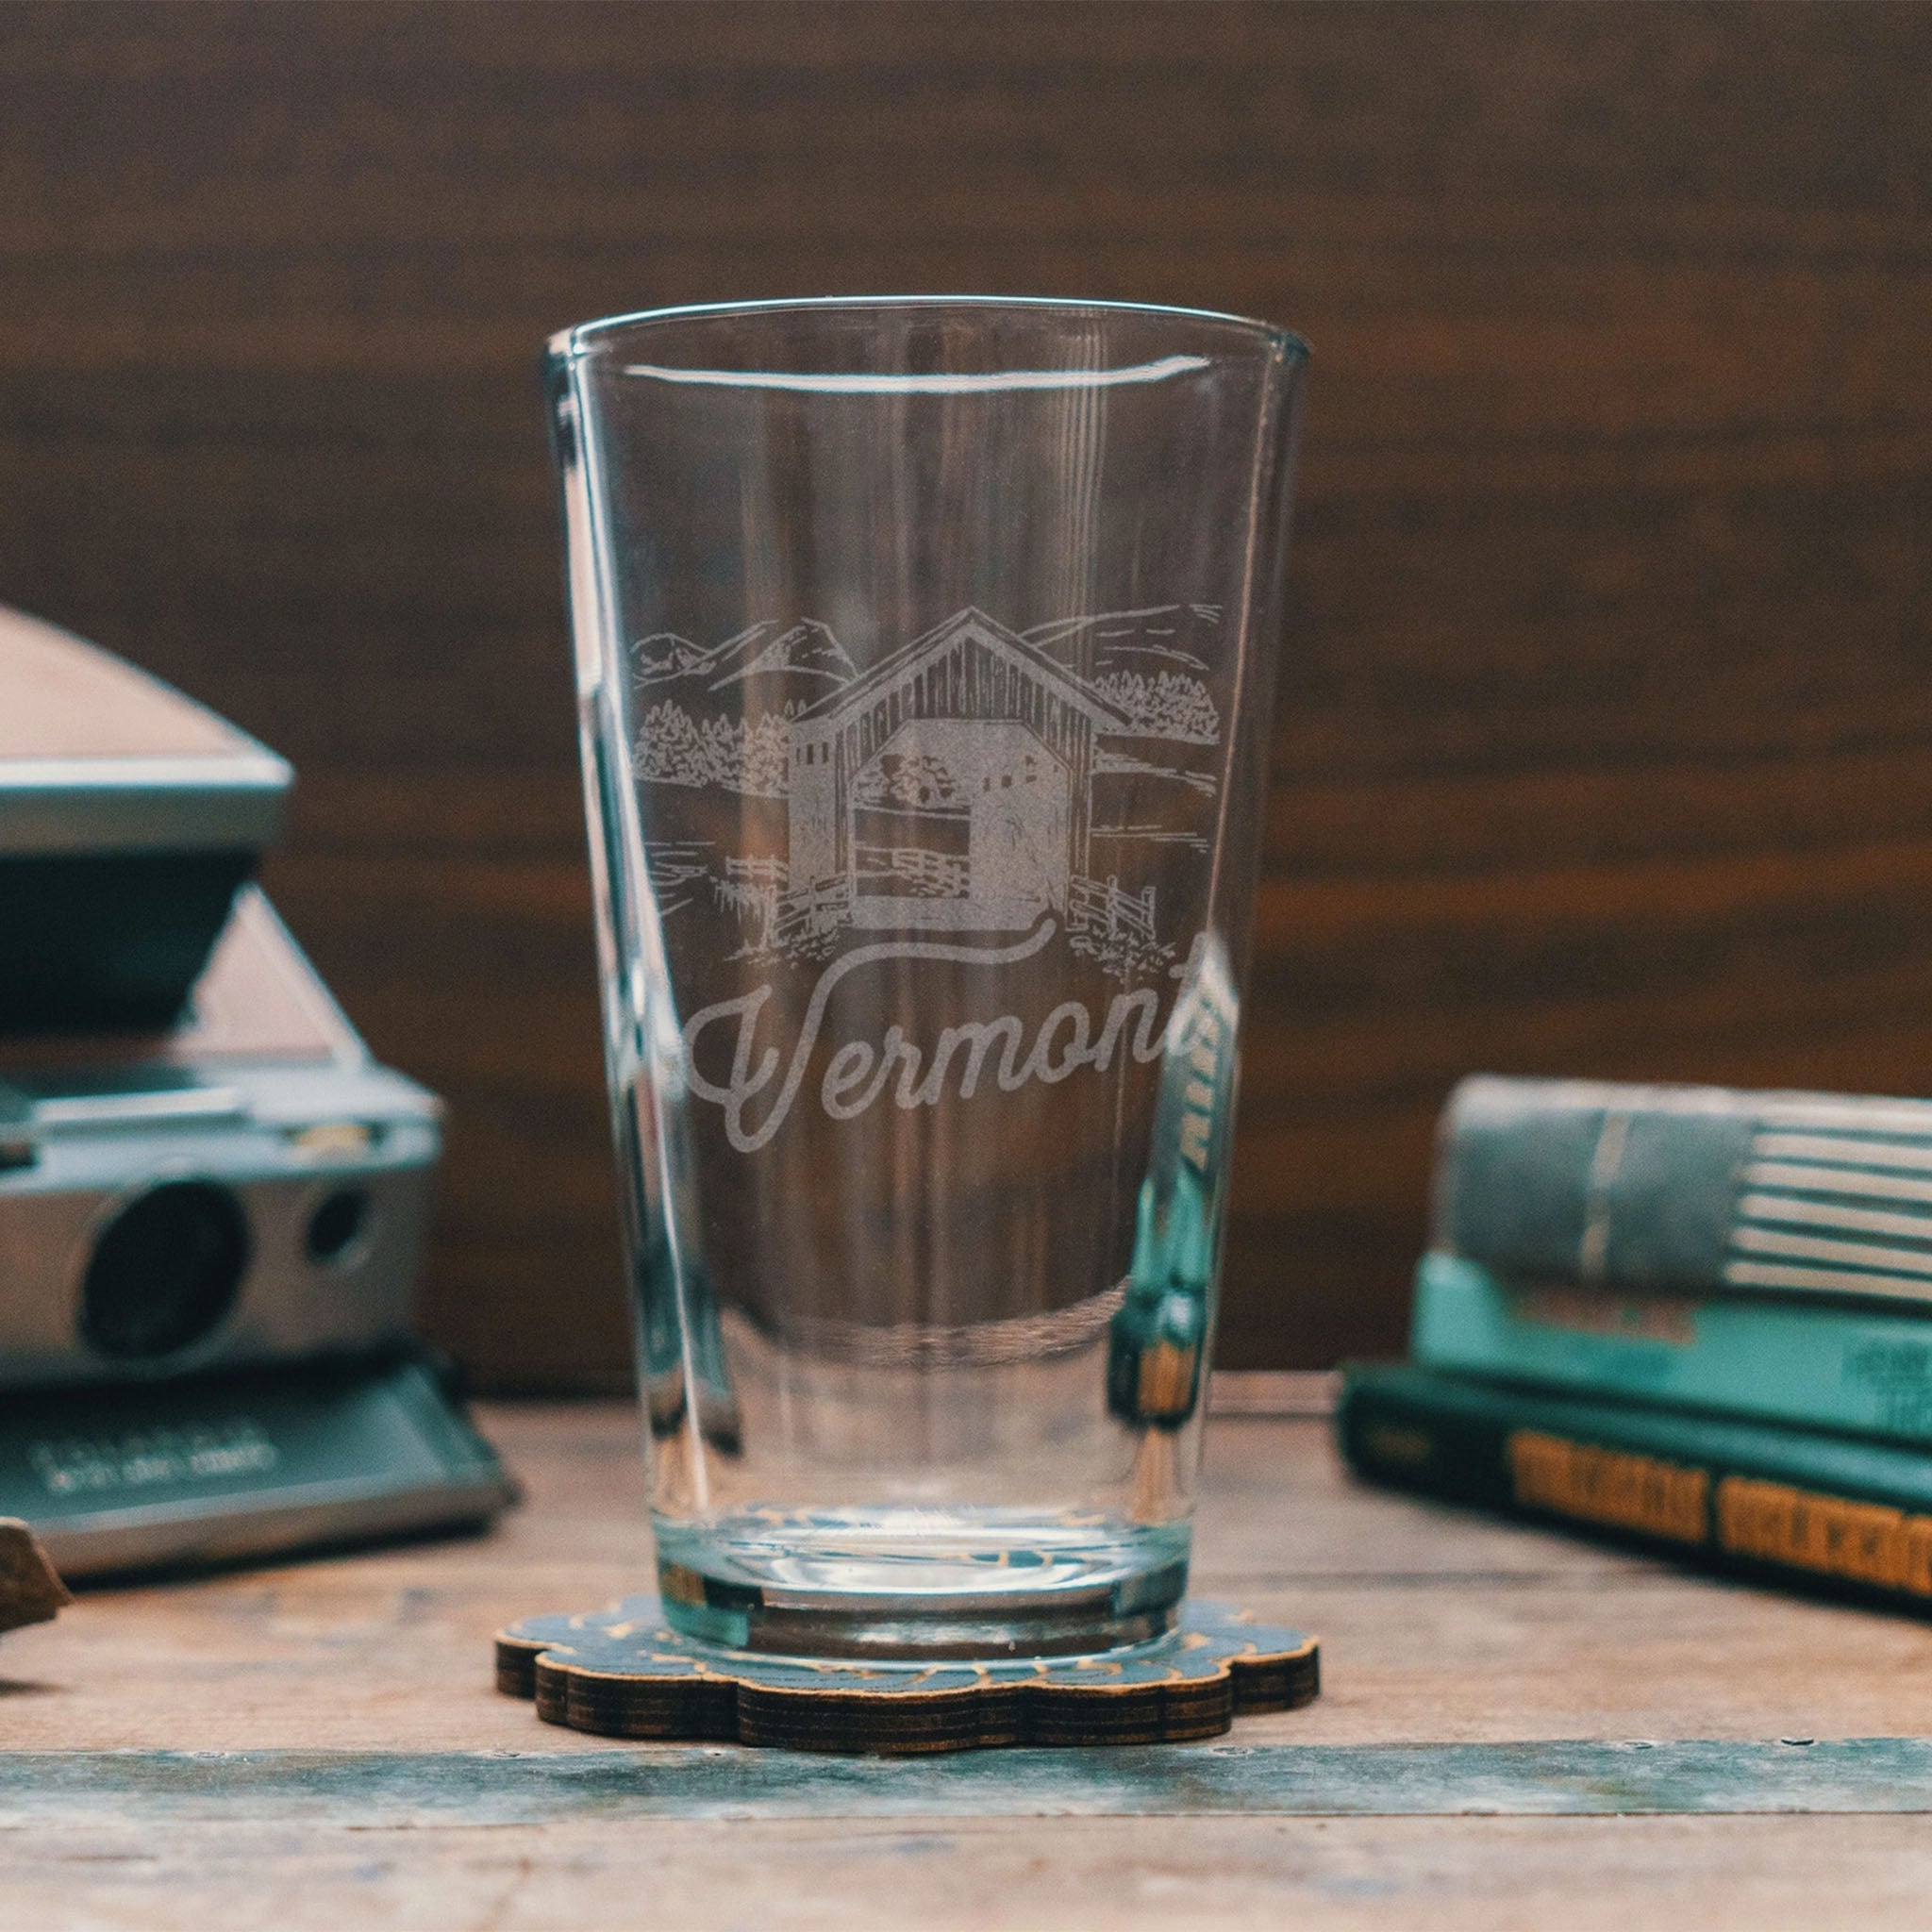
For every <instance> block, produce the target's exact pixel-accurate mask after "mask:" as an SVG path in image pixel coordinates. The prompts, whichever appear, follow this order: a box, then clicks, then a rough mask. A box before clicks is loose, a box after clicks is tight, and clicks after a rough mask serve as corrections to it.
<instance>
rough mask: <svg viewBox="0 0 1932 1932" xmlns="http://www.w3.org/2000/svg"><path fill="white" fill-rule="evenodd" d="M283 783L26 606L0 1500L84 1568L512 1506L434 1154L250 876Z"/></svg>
mask: <svg viewBox="0 0 1932 1932" xmlns="http://www.w3.org/2000/svg"><path fill="white" fill-rule="evenodd" d="M289 776H290V774H289V770H288V767H287V766H286V765H285V764H283V763H282V762H281V760H280V759H278V758H275V756H274V754H273V753H270V752H268V751H266V750H264V749H263V748H262V747H261V746H259V745H258V744H256V743H255V741H253V740H252V739H248V738H246V737H245V736H244V735H243V734H242V733H240V732H237V731H235V730H234V729H233V727H232V726H229V725H227V724H225V722H224V721H223V720H221V719H219V718H216V717H215V716H214V714H213V713H212V712H208V711H206V710H204V709H203V708H201V707H200V706H197V705H194V704H192V702H191V701H190V700H189V699H187V698H184V697H183V696H182V695H181V694H180V693H179V692H177V691H171V690H170V689H169V688H168V687H167V686H165V685H162V684H159V683H158V682H157V681H156V680H154V679H152V678H149V677H147V676H145V675H144V674H142V673H141V672H138V671H136V670H135V669H134V668H133V667H132V666H130V665H126V664H123V663H121V662H120V661H119V660H118V659H115V658H110V657H108V654H107V653H105V652H102V651H99V650H96V649H95V648H94V647H93V646H92V645H89V644H85V643H83V642H81V641H79V640H78V639H74V638H69V637H67V636H66V635H65V634H64V633H62V632H58V631H55V630H52V629H51V628H49V627H48V626H46V625H40V624H38V623H36V622H34V621H33V620H31V619H25V618H22V617H20V616H18V615H17V614H16V613H12V612H8V611H4V610H0V1516H20V1517H25V1518H26V1519H27V1520H28V1521H29V1522H31V1523H32V1524H33V1525H34V1527H35V1529H36V1530H37V1531H38V1532H39V1534H40V1536H41V1538H42V1541H43V1542H44V1543H45V1544H46V1546H47V1548H48V1550H49V1551H50V1553H51V1554H52V1556H53V1557H54V1559H55V1561H56V1563H57V1564H58V1565H59V1567H60V1568H61V1569H62V1570H63V1571H64V1572H65V1573H66V1574H69V1575H70V1576H74V1575H88V1574H101V1573H103V1572H108V1571H122V1570H128V1569H144V1568H150V1567H152V1566H154V1565H156V1564H160V1563H178V1562H182V1561H202V1560H216V1559H219V1560H234V1559H236V1558H238V1557H257V1556H264V1555H268V1554H271V1553H281V1552H286V1551H290V1550H293V1549H298V1548H302V1547H306V1546H309V1545H313V1544H316V1543H320V1542H338V1541H344V1540H348V1539H353V1538H359V1537H367V1536H370V1535H376V1534H392V1533H397V1532H403V1531H418V1530H426V1529H433V1528H451V1527H458V1526H464V1525H470V1524H481V1523H483V1522H485V1521H487V1520H488V1519H489V1518H490V1517H491V1516H492V1515H493V1514H495V1512H496V1511H497V1510H499V1509H501V1508H502V1507H503V1506H504V1505H505V1504H506V1503H507V1502H508V1501H509V1500H510V1498H511V1495H512V1493H513V1492H512V1488H511V1485H510V1483H509V1481H508V1478H507V1477H506V1476H505V1474H504V1472H503V1470H502V1467H501V1465H500V1464H499V1463H498V1462H497V1460H496V1457H495V1456H494V1455H493V1454H492V1453H491V1449H490V1447H489V1445H488V1444H487V1443H486V1442H484V1441H483V1440H482V1438H481V1437H480V1436H478V1435H477V1434H476V1432H475V1429H474V1428H472V1427H471V1425H470V1424H469V1422H468V1419H467V1418H466V1416H465V1414H464V1412H463V1409H462V1407H461V1405H460V1403H459V1402H458V1399H457V1395H456V1391H454V1389H453V1387H452V1384H451V1380H450V1377H449V1375H448V1374H447V1373H446V1372H445V1371H444V1370H443V1369H442V1368H441V1366H440V1365H439V1364H438V1362H437V1361H436V1358H435V1357H433V1356H432V1355H431V1354H430V1353H429V1352H428V1351H426V1350H425V1349H424V1348H422V1347H421V1346H420V1345H419V1344H417V1343H415V1342H414V1341H412V1340H411V1339H410V1330H409V1302H410V1293H411V1290H412V1287H413V1285H414V1281H415V1276H416V1272H417V1268H418V1265H419V1262H420V1260H421V1257H422V1252H423V1244H424V1239H425V1233H426V1231H427V1225H428V1216H429V1204H430V1191H431V1186H432V1183H433V1180H434V1176H435V1172H436V1165H437V1160H438V1157H439V1154H440V1152H441V1107H440V1104H439V1103H438V1101H437V1100H436V1098H435V1096H434V1095H433V1094H431V1093H429V1092H427V1091H425V1090H424V1089H423V1088H421V1087H419V1086H417V1085H416V1084H415V1082H413V1081H411V1080H408V1079H406V1078H405V1077H404V1076H403V1075H402V1074H397V1073H394V1072H391V1070H390V1069H388V1068H386V1067H383V1066H380V1065H378V1064H377V1063H376V1061H375V1059H374V1058H373V1057H372V1056H371V1054H370V1052H369V1049H368V1047H367V1046H366V1045H365V1044H364V1043H363V1041H362V1040H361V1038H360V1037H359V1036H358V1033H357V1032H356V1030H355V1028H354V1027H353V1026H352V1025H351V1024H349V1022H348V1020H347V1019H346V1018H345V1017H344V1015H343V1014H342V1012H341V1008H339V1007H338V1006H337V1005H336V1003H335V1001H334V1000H333V999H332V998H331V997H330V995H329V992H328V990H327V988H326V987H325V986H324V984H323V982H322V980H321V979H320V977H319V976H318V975H317V974H316V972H315V970H314V968H313V967H312V966H310V965H309V963H308V960H307V959H306V958H304V957H303V954H302V952H301V949H300V948H299V947H298V946H297V945H296V944H295V942H294V941H293V940H292V939H291V937H290V935H289V933H288V931H287V930H286V929H285V928H284V926H283V925H282V923H281V921H280V920H279V919H278V918H277V917H276V916H275V912H274V910H273V908H271V907H270V905H269V903H268V901H267V900H266V899H265V898H264V897H263V896H262V894H261V893H260V891H258V889H257V888H256V887H255V886H254V885H253V884H251V883H249V880H250V878H251V876H252V874H253V873H254V870H255V867H256V863H257V860H258V856H259V854H260V851H261V849H262V848H263V846H264V845H265V844H266V843H267V842H268V841H270V840H271V839H272V838H273V836H274V835H275V830H276V828H277V825H278V822H279V817H280V812H281V806H282V799H283V794H284V792H285V791H286V790H287V787H288V783H289Z"/></svg>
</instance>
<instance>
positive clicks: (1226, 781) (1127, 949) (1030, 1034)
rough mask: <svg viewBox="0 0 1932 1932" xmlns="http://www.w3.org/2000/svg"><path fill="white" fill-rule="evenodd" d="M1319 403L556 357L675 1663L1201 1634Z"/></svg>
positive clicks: (1017, 314)
mask: <svg viewBox="0 0 1932 1932" xmlns="http://www.w3.org/2000/svg"><path fill="white" fill-rule="evenodd" d="M1305 359H1306V351H1305V350H1304V348H1303V345H1302V344H1301V343H1300V342H1299V341H1297V340H1296V338H1294V337H1293V336H1291V335H1290V334H1289V333H1287V332H1286V331H1285V330H1282V329H1278V328H1274V327H1270V326H1268V325H1264V324H1261V323H1256V322H1248V321H1242V320H1241V319H1239V318H1236V317H1232V316H1223V315H1213V314H1206V313H1198V312H1194V311H1190V310H1185V309H1173V308H1139V307H1130V306H1124V305H1117V304H1108V303H1096V302H1051V301H1008V300H1004V299H966V298H959V299H955V298H944V299H939V298H933V299H927V298H918V299H879V300H856V301H811V302H783V303H757V304H748V305H743V306H738V307H722V308H687V309H668V310H663V311H659V312H657V313H649V314H641V315H631V316H621V317H617V318H615V319H613V320H609V321H604V322H593V323H588V324H586V325H583V326H581V327H578V328H574V329H571V330H568V331H566V332H565V333H564V334H562V335H559V336H558V337H557V338H556V339H555V340H554V341H552V343H551V344H550V352H549V359H548V364H547V369H548V376H549V385H550V397H551V403H552V414H553V423H554V428H555V436H556V446H557V449H558V461H559V467H560V471H561V475H562V487H563V499H564V508H565V520H566V528H567V537H568V544H569V579H570V593H571V609H572V618H573V628H574V633H575V661H576V677H577V690H578V699H579V719H580V727H581V732H582V749H583V762H584V774H585V795H586V803H587V808H588V812H589V819H590V830H591V861H592V872H593V879H594V884H595V891H596V901H597V926H598V936H599V944H600V967H601V977H602V984H603V993H604V1017H605V1025H606V1042H605V1043H606V1049H607V1054H608V1071H609V1086H610V1100H611V1113H612V1128H613V1132H614V1135H615V1140H616V1146H617V1158H618V1166H619V1169H620V1172H621V1177H622V1182H623V1190H624V1202H625V1230H624V1231H625V1251H626V1256H627V1261H628V1267H629V1271H630V1276H631V1287H632V1290H633V1293H634V1296H635V1305H636V1310H637V1348H638V1365H639V1375H640V1380H641V1389H642V1397H643V1405H644V1413H645V1418H646V1423H647V1428H646V1434H647V1438H648V1443H649V1463H650V1473H651V1485H652V1501H653V1525H654V1529H655V1533H656V1540H657V1548H658V1571H659V1584H660V1589H661V1591H662V1594H663V1597H664V1600H665V1607H666V1610H667V1612H668V1614H669V1616H670V1617H671V1619H672V1621H673V1622H674V1623H675V1624H677V1625H678V1627H680V1628H682V1629H684V1630H687V1631H689V1632H691V1633H692V1634H694V1635H698V1636H705V1637H711V1638H715V1639H718V1640H720V1641H726V1642H730V1643H734V1644H739V1645H748V1646H751V1647H755V1648H763V1649H770V1650H778V1651H789V1652H793V1653H804V1654H813V1655H842V1656H863V1657H879V1658H887V1659H890V1658H892V1657H910V1658H922V1657H941V1656H971V1655H1000V1654H1011V1653H1015V1652H1024V1653H1028V1654H1046V1653H1055V1652H1069V1651H1086V1650H1092V1649H1097V1648H1104V1647H1108V1646H1110V1645H1115V1644H1119V1643H1123V1642H1128V1641H1136V1640H1139V1639H1142V1638H1147V1637H1150V1636H1154V1635H1157V1634H1158V1633H1159V1632H1161V1631H1163V1630H1164V1629H1166V1628H1168V1627H1169V1625H1170V1624H1171V1623H1172V1621H1173V1617H1174V1610H1175V1608H1176V1607H1177V1605H1178V1603H1179V1601H1180V1598H1181V1596H1182V1594H1183V1592H1184V1591H1185V1588H1186V1582H1187V1569H1188V1551H1189V1534H1190V1512H1191V1498H1192V1491H1193V1482H1194V1471H1195V1465H1196V1461H1197V1459H1198V1454H1199V1446H1200V1434H1201V1397H1202V1391H1203V1381H1204V1375H1205V1364H1206V1362H1207V1359H1208V1352H1209V1349H1210V1347H1211V1345H1212V1338H1213V1329H1214V1305H1215V1287H1216V1274H1217V1270H1218V1262H1219V1247H1220V1235H1221V1224H1222V1208H1223V1201H1224V1193H1225V1189H1226V1175H1227V1166H1228V1140H1229V1116H1230V1113H1231V1109H1232V1103H1233V1090H1234V1079H1235V1039H1236V1030H1237V1019H1238V1015H1239V1012H1240V1006H1241V984H1242V979H1243V976H1244V974H1245V970H1246V961H1247V957H1248V951H1249V941H1250V930H1251V925H1252V916H1253V902H1254V881H1255V868H1256V857H1257V842H1258V841H1259V837H1260V832H1261V823H1262V799H1263V784H1264V777H1265V765H1266V756H1267V747H1268V741H1269V735H1270V724H1271V710H1272V702H1271V699H1272V685H1273V674H1274V656H1275V647H1276V641H1277V633H1278V630H1279V626H1280V597H1281V576H1282V564H1283V554H1284V548H1285V537H1286V526H1287V519H1288V508H1289V495H1290V477H1291V462H1292V452H1293V447H1294V421H1295V411H1296V403H1297V395H1298V391H1299V388H1300V381H1301V375H1302V370H1303V366H1304V362H1305Z"/></svg>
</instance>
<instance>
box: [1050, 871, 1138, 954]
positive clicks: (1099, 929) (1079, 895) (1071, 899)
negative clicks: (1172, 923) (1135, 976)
mask: <svg viewBox="0 0 1932 1932" xmlns="http://www.w3.org/2000/svg"><path fill="white" fill-rule="evenodd" d="M1067 924H1068V926H1069V928H1070V929H1071V930H1073V931H1074V932H1084V933H1089V934H1091V935H1092V936H1093V937H1094V938H1096V939H1104V940H1106V941H1108V942H1111V941H1115V940H1121V939H1124V940H1127V941H1130V942H1131V943H1133V944H1135V945H1141V946H1152V945H1155V944H1156V943H1158V941H1157V938H1156V934H1155V930H1154V888H1153V887H1152V886H1149V887H1147V888H1146V890H1145V891H1141V892H1124V891H1122V890H1121V882H1120V879H1119V877H1118V876H1117V875H1115V874H1108V876H1107V877H1106V878H1105V879H1087V878H1081V877H1079V876H1077V875H1075V876H1074V878H1072V879H1070V880H1069V881H1068V882H1067Z"/></svg>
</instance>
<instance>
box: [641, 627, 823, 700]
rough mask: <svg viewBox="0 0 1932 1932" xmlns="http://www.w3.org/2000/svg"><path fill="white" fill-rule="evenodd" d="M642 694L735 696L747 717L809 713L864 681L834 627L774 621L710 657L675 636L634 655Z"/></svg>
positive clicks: (652, 640) (649, 641)
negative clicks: (826, 699) (830, 695)
mask: <svg viewBox="0 0 1932 1932" xmlns="http://www.w3.org/2000/svg"><path fill="white" fill-rule="evenodd" d="M632 657H633V660H634V663H635V665H636V670H637V680H638V689H639V691H640V692H641V693H642V692H646V691H648V692H649V693H650V700H652V701H654V700H656V699H657V698H658V697H662V696H670V695H673V694H674V693H675V695H678V696H680V697H682V696H686V695H693V694H695V693H697V692H699V691H705V692H709V693H713V694H720V695H722V694H724V693H726V692H731V691H732V688H733V687H734V686H742V687H743V690H742V691H736V692H733V698H734V701H735V702H739V703H741V704H742V705H743V707H744V708H745V709H746V711H747V712H753V713H756V712H760V711H783V712H785V713H787V714H788V715H789V714H791V713H793V712H796V711H802V710H803V709H805V708H806V707H807V706H808V705H810V704H813V703H815V702H816V701H817V700H818V699H820V698H822V697H824V696H825V695H826V694H827V693H828V692H831V691H839V690H841V689H842V688H843V687H844V686H845V685H847V684H849V683H851V681H852V680H853V679H854V678H855V677H857V676H858V665H856V664H855V663H854V662H853V661H852V659H851V658H849V657H848V656H846V653H845V647H844V646H843V645H842V644H841V643H840V641H839V640H838V639H837V638H836V637H834V636H833V635H832V632H831V628H830V626H829V625H824V624H821V623H820V622H819V621H818V620H817V619H816V618H811V617H804V618H799V619H797V620H796V621H795V622H792V623H790V624H787V623H784V622H783V621H781V620H779V619H774V618H767V619H765V620H764V621H763V622H762V623H759V624H754V625H751V626H750V627H749V628H748V629H746V630H741V631H740V632H739V633H738V634H737V636H736V637H731V638H727V639H726V640H725V641H724V642H723V643H722V644H718V645H716V646H714V647H713V648H712V649H710V650H705V649H702V648H701V647H700V646H698V645H696V644H694V643H692V642H691V641H690V639H688V638H681V637H679V636H677V635H676V633H675V632H673V631H659V632H658V634H657V635H656V636H654V637H648V638H644V639H641V641H639V642H638V643H637V644H636V645H634V646H633V647H632Z"/></svg>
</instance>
